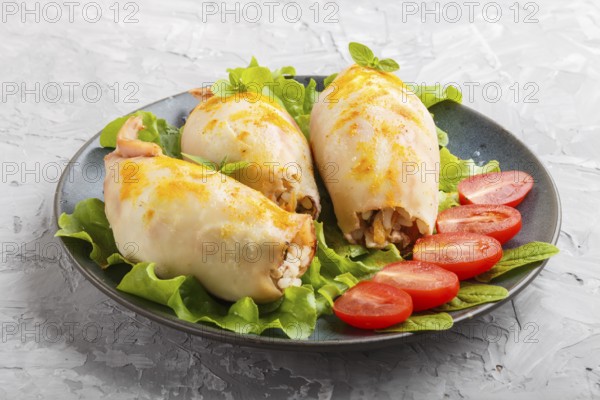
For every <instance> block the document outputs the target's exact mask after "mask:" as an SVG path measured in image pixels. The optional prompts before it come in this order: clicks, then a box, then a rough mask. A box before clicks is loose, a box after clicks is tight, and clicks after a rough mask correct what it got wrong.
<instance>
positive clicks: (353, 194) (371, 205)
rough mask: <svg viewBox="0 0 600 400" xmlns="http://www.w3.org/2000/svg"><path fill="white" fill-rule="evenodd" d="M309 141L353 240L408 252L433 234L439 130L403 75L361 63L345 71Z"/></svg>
mask: <svg viewBox="0 0 600 400" xmlns="http://www.w3.org/2000/svg"><path fill="white" fill-rule="evenodd" d="M310 140H311V147H312V150H313V154H314V157H315V161H316V163H317V166H318V168H319V170H320V171H321V172H322V175H323V179H324V183H325V185H326V187H327V190H328V192H329V194H330V196H331V199H332V202H333V205H334V209H335V215H336V217H337V221H338V225H339V227H340V229H341V230H342V232H343V234H344V236H345V237H346V239H347V240H348V241H350V242H351V243H361V244H363V243H364V244H365V245H366V246H367V247H372V248H382V247H384V246H386V245H388V244H389V243H394V244H396V245H397V246H398V247H400V248H404V247H407V246H409V245H411V244H412V243H414V241H415V240H416V239H417V238H418V237H420V236H421V235H426V234H431V233H432V232H433V227H434V224H435V219H436V216H437V207H438V174H439V150H438V140H437V134H436V128H435V124H434V122H433V119H432V117H431V115H430V113H429V111H427V108H426V107H425V106H424V105H423V103H422V102H421V101H420V100H419V98H418V97H417V96H416V95H415V94H413V93H412V92H411V91H410V90H409V89H408V88H407V87H406V86H405V85H404V84H403V82H402V81H401V80H400V79H399V78H398V77H396V76H395V75H393V74H391V73H387V72H382V71H378V70H376V69H372V68H367V67H361V66H358V65H353V66H351V67H349V68H347V69H346V70H344V71H342V72H341V73H340V74H339V75H338V76H337V77H336V78H335V80H333V82H332V83H331V84H330V85H329V86H328V87H327V89H326V90H325V91H324V92H323V93H322V95H321V100H320V101H318V102H317V103H316V104H315V106H314V108H313V110H312V113H311V122H310ZM327 171H329V173H323V172H327Z"/></svg>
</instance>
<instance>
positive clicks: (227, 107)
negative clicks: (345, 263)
mask: <svg viewBox="0 0 600 400" xmlns="http://www.w3.org/2000/svg"><path fill="white" fill-rule="evenodd" d="M190 93H191V94H192V95H193V96H195V97H196V98H198V99H199V100H200V103H199V104H198V106H197V107H196V108H195V109H194V110H193V111H192V112H191V114H190V115H189V117H188V119H187V121H186V125H185V127H184V129H183V133H182V138H181V147H182V152H183V153H186V154H191V155H195V156H201V157H203V158H205V159H208V160H210V161H212V162H214V163H217V164H218V163H220V162H221V160H223V159H224V158H225V157H227V160H228V162H237V161H246V162H249V163H250V165H249V166H248V167H247V168H246V169H245V170H242V171H239V172H238V173H236V174H235V175H234V177H235V178H236V179H237V180H239V181H240V182H242V183H244V184H245V185H247V186H250V187H251V188H253V189H256V190H258V191H259V192H261V193H263V194H264V195H265V196H266V197H267V198H269V199H270V200H271V201H273V202H275V203H276V204H278V205H279V206H280V207H281V208H283V209H284V210H286V211H291V212H299V213H306V214H310V215H311V216H312V217H313V218H317V216H318V215H319V212H320V209H321V206H320V199H319V192H318V189H317V185H316V182H315V178H314V171H313V161H312V155H311V152H310V147H309V145H308V142H307V140H306V138H305V137H304V134H303V133H302V131H301V130H300V128H299V127H298V125H297V124H296V122H295V121H294V119H293V118H292V117H291V116H290V115H289V114H288V112H287V111H286V110H285V109H284V108H283V107H281V106H280V105H279V104H278V103H277V102H276V101H275V100H274V99H272V98H270V97H269V96H265V95H260V94H257V93H239V94H237V95H234V96H229V97H221V96H214V95H213V94H212V92H211V91H210V89H208V88H201V89H193V90H191V91H190Z"/></svg>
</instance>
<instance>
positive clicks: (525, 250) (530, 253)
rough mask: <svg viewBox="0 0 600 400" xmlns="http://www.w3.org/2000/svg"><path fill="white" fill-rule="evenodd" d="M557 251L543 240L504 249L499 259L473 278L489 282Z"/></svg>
mask: <svg viewBox="0 0 600 400" xmlns="http://www.w3.org/2000/svg"><path fill="white" fill-rule="evenodd" d="M559 251H560V250H559V249H558V248H557V247H556V246H554V245H552V244H550V243H544V242H531V243H527V244H524V245H523V246H520V247H517V248H514V249H508V250H504V252H503V254H502V258H501V259H500V261H498V263H497V264H496V265H494V266H493V267H492V269H490V270H489V271H487V272H484V273H483V274H481V275H477V276H476V277H475V279H477V280H478V281H479V282H490V281H492V280H494V279H497V278H500V277H502V276H503V275H505V274H507V273H508V272H511V271H514V270H515V269H518V268H521V267H524V266H526V265H530V264H532V263H535V262H538V261H542V260H545V259H548V258H550V257H552V256H554V255H556V254H558V253H559Z"/></svg>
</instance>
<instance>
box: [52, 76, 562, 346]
mask: <svg viewBox="0 0 600 400" xmlns="http://www.w3.org/2000/svg"><path fill="white" fill-rule="evenodd" d="M313 78H314V79H316V80H317V81H318V82H322V79H323V77H313ZM296 79H299V80H300V81H302V82H307V81H308V79H310V77H297V78H296ZM196 104H197V100H196V99H195V98H193V97H192V96H191V95H189V94H187V93H181V94H178V95H176V96H172V97H168V98H166V99H163V100H160V101H157V102H156V103H153V104H150V105H148V106H146V107H143V108H142V109H143V110H147V111H151V112H153V113H154V114H156V115H157V116H158V117H160V118H164V119H166V120H167V121H168V122H169V123H171V124H173V125H176V126H182V125H183V123H184V120H185V118H186V116H187V115H188V114H189V112H190V111H191V110H192V109H193V108H194V106H196ZM432 112H433V113H434V115H435V121H436V123H437V124H438V125H439V126H440V127H441V128H442V129H444V130H446V131H447V132H448V133H449V135H450V144H449V146H448V148H449V149H450V151H451V152H452V153H453V154H456V155H457V156H459V157H461V158H474V159H475V161H488V160H498V161H499V162H500V166H501V167H502V169H504V170H510V169H520V170H524V171H526V172H528V173H529V174H531V175H532V176H533V177H534V179H535V185H534V187H533V190H532V191H531V193H530V194H529V195H528V196H527V198H526V199H525V201H524V202H523V203H521V205H519V211H521V214H522V216H523V229H522V230H521V232H520V233H519V234H518V235H517V236H516V237H515V238H514V239H512V240H511V241H510V242H509V243H508V246H509V247H516V246H519V245H521V244H525V243H527V242H531V241H542V242H550V243H554V244H555V243H556V241H557V239H558V235H559V232H560V222H561V210H560V200H559V197H558V191H557V189H556V186H555V184H554V182H553V181H552V178H551V177H550V174H549V173H548V171H547V170H546V168H545V167H544V166H543V164H542V163H541V162H540V160H538V159H537V158H536V156H535V155H534V154H533V153H532V152H531V151H530V150H529V149H528V148H527V147H526V146H525V145H524V144H523V143H522V142H521V141H520V140H519V139H517V138H516V137H515V136H513V135H512V134H511V133H510V132H508V131H506V130H505V129H503V128H502V127H501V126H499V125H498V124H496V123H495V122H494V121H491V120H490V119H488V118H486V117H484V116H483V115H481V114H479V113H477V112H475V111H473V110H471V109H469V108H468V107H466V106H463V105H459V104H456V103H452V102H449V101H445V102H442V103H439V104H437V105H436V106H434V108H433V109H432ZM99 136H100V133H97V134H96V135H95V136H94V137H92V138H91V139H90V140H89V141H88V142H87V143H86V144H85V145H84V146H83V147H82V148H81V149H80V150H79V151H78V152H77V154H75V155H74V156H73V159H72V160H71V163H70V164H69V167H68V168H67V169H66V170H65V171H64V173H63V176H62V177H61V180H60V182H59V184H58V187H57V190H56V196H55V201H54V210H55V216H56V219H58V216H59V215H60V214H62V213H63V212H66V213H72V212H73V209H74V207H75V204H77V202H79V201H80V200H83V199H86V198H88V197H97V198H100V199H103V194H102V183H103V179H104V176H103V172H104V171H103V169H104V163H103V157H104V156H105V155H106V154H107V153H108V152H109V150H108V149H103V148H101V147H100V144H99ZM99 170H102V175H101V176H100V175H98V171H99ZM62 240H63V245H64V247H65V250H66V253H67V254H69V255H70V257H71V259H72V261H73V263H74V264H75V266H76V267H77V268H78V269H79V271H80V272H81V273H82V274H83V275H84V276H85V277H86V278H87V279H89V280H90V282H92V283H93V284H94V285H96V287H98V289H100V290H101V291H102V292H104V293H105V294H106V295H108V296H109V297H110V298H112V299H114V300H115V301H117V302H118V303H121V304H122V305H124V306H125V307H127V308H129V309H131V310H133V311H135V312H136V313H138V314H141V315H144V316H146V317H148V318H150V319H152V320H155V321H157V322H159V323H162V324H164V325H168V326H170V327H172V328H175V329H179V330H181V331H184V332H188V333H190V334H193V335H198V336H202V337H206V338H210V339H214V340H220V341H224V342H230V343H235V344H239V345H245V346H255V347H263V348H276V349H284V350H296V351H298V350H299V351H348V350H366V349H370V348H377V347H384V346H391V345H395V344H399V343H402V342H406V341H409V340H411V341H412V340H415V339H419V340H428V337H429V335H428V334H426V333H422V334H421V333H420V334H413V333H386V334H382V333H374V332H370V331H362V330H358V329H354V328H351V327H349V326H347V325H346V324H344V323H343V322H341V321H340V320H338V319H337V318H335V317H333V316H330V317H324V318H320V319H319V322H318V324H317V327H316V330H315V332H314V334H313V335H312V336H311V337H310V338H308V339H306V340H291V339H287V338H285V337H282V336H281V334H279V333H277V332H270V333H267V335H266V336H256V335H239V334H236V333H233V332H229V331H225V330H222V329H218V328H216V327H214V326H211V325H206V324H193V323H189V322H186V321H182V320H180V319H178V318H177V317H176V316H175V314H174V313H173V312H172V311H171V310H170V309H169V308H167V307H165V306H162V305H159V304H156V303H152V302H149V301H146V300H144V299H142V298H139V297H136V296H132V295H129V294H127V293H123V292H120V291H118V290H117V289H116V286H117V285H118V283H119V281H120V280H121V278H122V276H123V275H124V273H125V272H124V269H122V268H118V267H117V268H109V269H107V270H102V269H100V268H99V267H98V266H97V265H96V264H95V263H94V262H93V261H91V260H90V258H89V252H90V248H89V246H88V244H87V243H85V242H82V241H77V240H72V239H68V238H66V239H64V238H63V239H62ZM545 263H546V261H544V262H538V263H537V264H533V265H532V266H531V267H528V268H524V269H521V270H519V271H518V272H516V273H514V274H513V275H512V276H510V277H508V278H507V279H503V280H502V281H500V282H494V284H496V285H501V286H504V287H505V288H506V289H508V291H509V296H508V297H507V298H506V299H505V300H503V301H501V302H497V303H490V304H484V305H481V306H478V307H474V308H470V309H467V310H462V311H456V312H453V313H451V314H452V316H453V318H454V321H455V323H456V324H459V323H460V322H461V321H465V320H468V319H471V318H475V317H477V316H480V315H483V314H486V313H488V312H490V311H491V310H493V309H494V308H496V307H498V306H499V305H501V304H503V303H504V302H506V301H509V300H510V299H511V298H512V297H514V296H515V295H516V294H517V293H519V292H520V291H521V290H522V289H523V288H524V287H525V286H527V285H528V284H529V283H530V282H531V281H533V279H535V277H536V276H537V275H538V274H539V273H540V271H541V269H542V268H543V266H544V265H545Z"/></svg>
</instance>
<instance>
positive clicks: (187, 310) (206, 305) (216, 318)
mask: <svg viewBox="0 0 600 400" xmlns="http://www.w3.org/2000/svg"><path fill="white" fill-rule="evenodd" d="M154 267H155V265H154V263H139V264H136V265H135V266H134V267H133V268H132V269H131V271H130V272H129V273H127V274H126V275H125V276H124V277H123V279H122V280H121V283H119V285H118V286H117V289H118V290H121V291H123V292H126V293H129V294H133V295H136V296H139V297H142V298H144V299H146V300H150V301H153V302H156V303H159V304H162V305H165V306H167V307H170V308H171V309H172V310H173V311H174V312H175V314H176V315H177V317H178V318H179V319H182V320H184V321H189V322H193V323H196V322H205V323H210V324H213V325H216V326H218V327H220V328H222V329H226V330H229V331H233V332H236V333H240V334H257V335H259V334H261V333H262V332H264V331H265V330H266V329H280V330H281V331H283V332H284V333H285V334H286V336H288V337H289V338H291V339H306V338H307V337H309V336H310V335H311V334H312V332H313V330H314V327H315V324H316V320H317V311H316V310H317V309H316V301H315V296H314V292H313V289H312V288H311V287H310V286H302V287H290V288H287V289H286V290H285V291H284V295H283V298H282V299H280V300H277V301H275V302H273V303H270V304H266V305H260V306H258V305H257V304H256V303H255V302H254V301H253V300H252V299H251V298H249V297H244V298H242V299H240V300H238V301H236V302H235V303H233V304H230V303H225V302H223V301H219V300H216V299H215V298H214V297H213V296H211V295H210V294H209V293H208V292H207V291H206V290H205V289H204V287H202V285H201V284H200V283H199V282H198V281H197V280H196V279H195V278H193V277H191V276H178V277H175V278H172V279H159V278H158V277H157V276H156V274H155V272H154Z"/></svg>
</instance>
